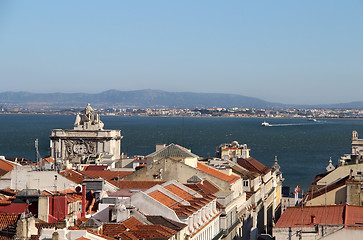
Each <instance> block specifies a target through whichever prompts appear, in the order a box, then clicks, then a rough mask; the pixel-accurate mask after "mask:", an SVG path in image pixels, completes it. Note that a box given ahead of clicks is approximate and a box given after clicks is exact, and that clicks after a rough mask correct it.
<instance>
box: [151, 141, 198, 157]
mask: <svg viewBox="0 0 363 240" xmlns="http://www.w3.org/2000/svg"><path fill="white" fill-rule="evenodd" d="M146 158H199V156H197V155H195V154H194V153H192V152H191V151H190V150H188V149H186V148H184V147H182V146H179V145H177V144H174V143H172V144H170V145H168V146H166V147H164V148H162V149H160V150H159V151H156V152H153V153H151V154H149V155H147V156H146Z"/></svg>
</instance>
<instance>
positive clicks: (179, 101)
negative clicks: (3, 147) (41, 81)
mask: <svg viewBox="0 0 363 240" xmlns="http://www.w3.org/2000/svg"><path fill="white" fill-rule="evenodd" d="M87 103H90V104H92V106H95V107H99V108H101V107H102V108H113V107H114V108H212V107H221V108H231V107H243V108H337V109H338V108H345V109H350V108H355V109H363V101H357V102H350V103H338V104H324V105H323V104H320V105H294V104H281V103H273V102H268V101H264V100H262V99H259V98H254V97H247V96H243V95H239V94H227V93H194V92H167V91H161V90H151V89H145V90H135V91H119V90H115V89H112V90H108V91H104V92H100V93H59V92H58V93H31V92H2V93H0V105H2V106H19V107H27V108H30V109H32V108H33V109H36V108H54V109H59V108H78V107H84V106H85V105H86V104H87Z"/></svg>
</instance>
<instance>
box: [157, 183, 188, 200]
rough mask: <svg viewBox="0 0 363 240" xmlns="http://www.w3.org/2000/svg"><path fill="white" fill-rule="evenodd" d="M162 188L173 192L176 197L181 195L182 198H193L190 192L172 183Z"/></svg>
mask: <svg viewBox="0 0 363 240" xmlns="http://www.w3.org/2000/svg"><path fill="white" fill-rule="evenodd" d="M164 188H165V189H167V190H169V191H170V192H172V193H174V194H175V195H177V196H178V197H181V198H182V199H190V198H193V196H192V195H191V194H190V193H188V192H186V191H184V190H182V189H181V188H179V187H177V186H175V185H174V184H169V185H168V186H165V187H164Z"/></svg>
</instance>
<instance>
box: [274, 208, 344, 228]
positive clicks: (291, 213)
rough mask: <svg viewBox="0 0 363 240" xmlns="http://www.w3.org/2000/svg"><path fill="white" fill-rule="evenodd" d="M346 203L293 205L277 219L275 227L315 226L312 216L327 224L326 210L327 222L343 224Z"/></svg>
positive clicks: (317, 222)
mask: <svg viewBox="0 0 363 240" xmlns="http://www.w3.org/2000/svg"><path fill="white" fill-rule="evenodd" d="M344 207H345V206H344V205H334V206H327V207H326V208H325V206H314V207H305V208H303V209H301V207H291V208H287V209H286V210H285V212H284V213H283V214H282V215H281V217H280V219H279V220H278V221H277V223H276V225H275V228H286V227H300V226H301V225H303V226H314V224H313V223H312V221H311V216H315V222H316V224H325V210H326V214H327V221H326V223H327V224H343V223H344V219H343V216H344V215H343V212H344Z"/></svg>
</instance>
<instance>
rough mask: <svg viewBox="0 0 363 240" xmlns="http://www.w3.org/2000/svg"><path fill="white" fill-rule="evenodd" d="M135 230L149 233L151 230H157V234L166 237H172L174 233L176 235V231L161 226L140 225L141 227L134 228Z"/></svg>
mask: <svg viewBox="0 0 363 240" xmlns="http://www.w3.org/2000/svg"><path fill="white" fill-rule="evenodd" d="M136 228H137V229H138V230H149V231H152V230H157V231H159V232H164V233H165V235H166V236H168V235H169V236H172V235H174V234H175V233H177V231H176V230H174V229H170V228H167V227H165V226H163V225H160V224H154V225H142V226H140V225H139V226H136Z"/></svg>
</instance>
